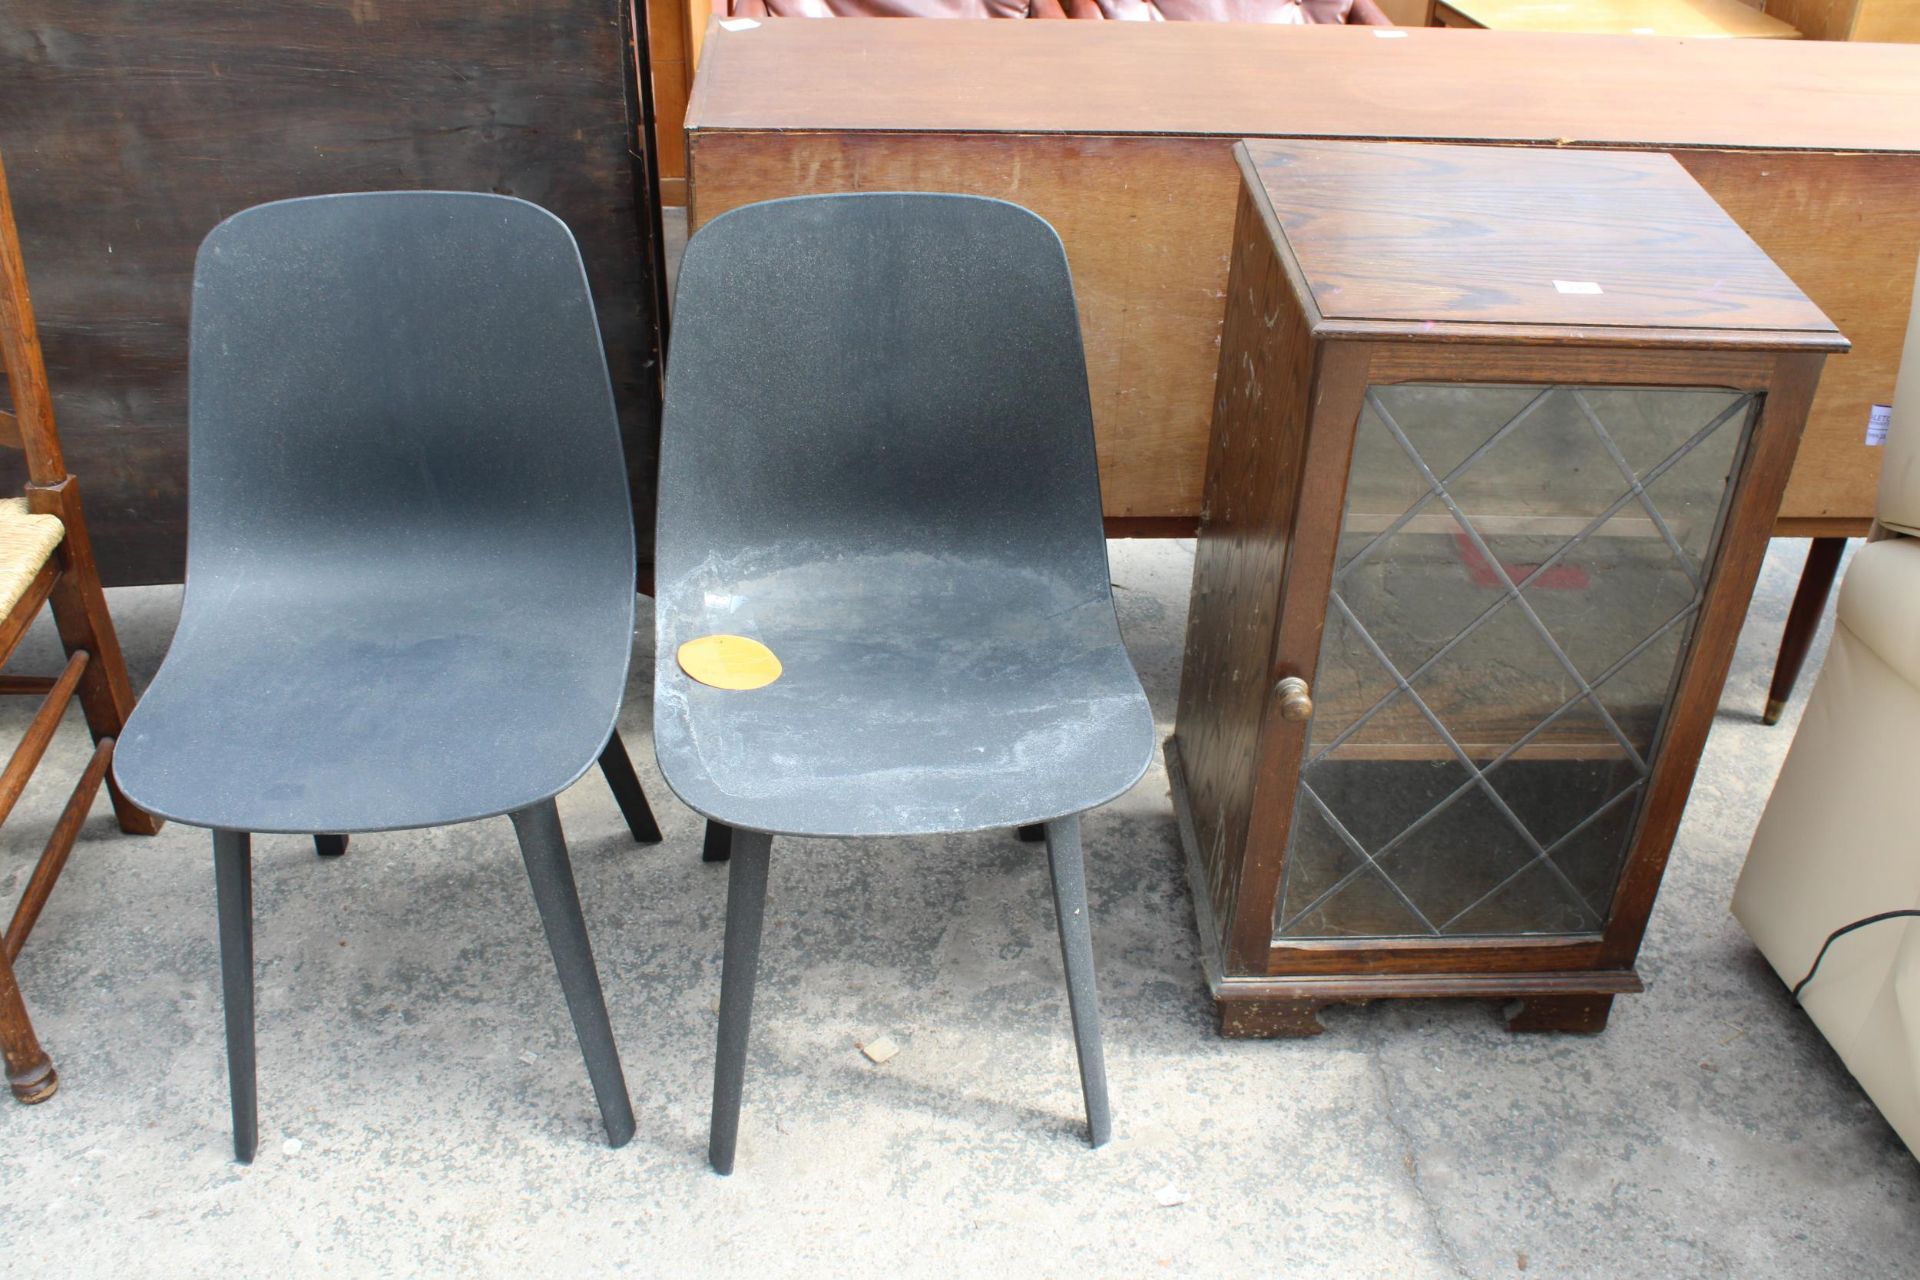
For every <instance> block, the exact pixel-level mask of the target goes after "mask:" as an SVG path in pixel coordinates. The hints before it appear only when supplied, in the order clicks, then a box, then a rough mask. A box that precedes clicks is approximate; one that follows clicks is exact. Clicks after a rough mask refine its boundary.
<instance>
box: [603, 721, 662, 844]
mask: <svg viewBox="0 0 1920 1280" xmlns="http://www.w3.org/2000/svg"><path fill="white" fill-rule="evenodd" d="M600 772H601V773H602V774H604V775H606V779H607V786H608V787H609V788H611V789H612V791H613V799H614V802H615V803H616V804H618V805H619V806H620V814H621V816H622V817H624V818H625V819H626V820H627V830H628V831H631V832H632V833H633V842H634V843H635V844H659V843H660V824H659V823H657V822H655V821H654V820H653V809H652V807H651V806H649V805H648V804H647V793H646V792H645V791H643V790H642V789H641V787H640V775H639V774H637V773H635V772H634V771H633V757H631V756H629V755H628V754H627V744H626V743H624V742H622V741H620V731H619V730H617V729H616V730H614V734H613V736H612V737H611V738H608V739H607V746H606V750H604V751H602V752H601V753H600Z"/></svg>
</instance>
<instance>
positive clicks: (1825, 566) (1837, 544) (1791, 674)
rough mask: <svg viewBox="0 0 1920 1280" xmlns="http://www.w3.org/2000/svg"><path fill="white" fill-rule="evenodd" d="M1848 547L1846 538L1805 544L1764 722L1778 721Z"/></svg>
mask: <svg viewBox="0 0 1920 1280" xmlns="http://www.w3.org/2000/svg"><path fill="white" fill-rule="evenodd" d="M1846 550H1847V540H1846V539H1845V538H1815V539H1814V540H1813V541H1812V543H1811V544H1810V545H1809V546H1808V547H1807V564H1806V567H1805V568H1804V569H1802V570H1801V571H1800V586H1799V587H1798V588H1797V589H1796V590H1795V591H1794V593H1793V606H1792V608H1790V609H1788V610H1787V625H1786V629H1785V630H1784V631H1782V632H1781V633H1780V656H1779V657H1778V658H1777V659H1776V660H1775V662H1774V664H1773V684H1772V686H1771V687H1769V688H1768V689H1767V709H1766V712H1765V714H1763V715H1762V716H1761V717H1760V720H1761V723H1763V724H1779V723H1780V716H1781V715H1782V713H1784V712H1785V711H1786V709H1787V699H1789V698H1791V697H1792V696H1793V686H1794V684H1795V683H1796V682H1797V681H1798V680H1799V679H1800V667H1801V665H1802V664H1803V663H1805V662H1806V660H1807V650H1808V649H1809V648H1811V647H1812V645H1813V633H1814V632H1816V631H1818V630H1819V629H1820V618H1821V616H1822V615H1823V614H1825V613H1826V611H1827V596H1828V595H1829V594H1831V593H1832V591H1833V576H1834V574H1835V572H1837V571H1838V570H1839V568H1840V557H1841V556H1842V555H1843V554H1845V552H1846Z"/></svg>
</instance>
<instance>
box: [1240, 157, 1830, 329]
mask: <svg viewBox="0 0 1920 1280" xmlns="http://www.w3.org/2000/svg"><path fill="white" fill-rule="evenodd" d="M1234 151H1235V155H1236V157H1237V158H1238V159H1239V162H1240V166H1241V170H1242V173H1243V174H1244V176H1245V180H1246V182H1247V185H1248V189H1249V191H1250V192H1251V193H1252V194H1253V196H1254V203H1255V206H1256V207H1257V208H1258V209H1259V210H1260V212H1261V214H1262V216H1263V217H1264V219H1265V220H1266V223H1267V227H1268V233H1269V234H1271V235H1273V236H1274V237H1275V241H1276V247H1278V248H1279V249H1280V251H1281V253H1282V255H1283V257H1284V258H1286V259H1290V260H1291V263H1292V264H1293V265H1294V269H1295V270H1297V272H1298V276H1299V278H1300V279H1301V280H1303V281H1304V283H1305V287H1306V291H1307V293H1308V294H1309V295H1310V301H1311V303H1312V305H1313V306H1314V308H1316V309H1317V310H1318V312H1319V322H1320V323H1321V325H1322V326H1323V327H1325V328H1331V329H1340V330H1346V331H1352V332H1361V333H1367V332H1383V333H1390V334H1401V335H1404V336H1407V337H1415V338H1417V337H1421V336H1428V335H1430V336H1436V337H1452V338H1459V337H1475V336H1483V337H1489V338H1495V337H1497V338H1502V339H1507V340H1521V341H1525V340H1530V339H1531V340H1557V341H1568V340H1578V341H1609V340H1618V339H1621V338H1622V337H1623V336H1625V335H1627V334H1629V333H1630V334H1631V335H1632V337H1631V340H1632V341H1633V342H1635V343H1636V344H1657V343H1665V342H1674V343H1695V342H1710V343H1712V344H1713V345H1738V346H1753V347H1788V348H1811V349H1816V350H1828V351H1844V350H1845V349H1846V345H1847V344H1846V340H1845V339H1844V338H1842V337H1841V336H1840V334H1839V333H1838V331H1836V330H1835V328H1834V326H1833V324H1832V322H1831V321H1829V320H1828V319H1827V317H1826V316H1825V315H1824V314H1822V313H1821V311H1820V309H1819V308H1818V307H1816V306H1815V305H1814V304H1813V303H1812V302H1811V301H1809V300H1808V298H1807V297H1806V295H1805V294H1803V293H1801V292H1800V290H1799V289H1798V288H1796V287H1795V286H1794V283H1793V281H1791V280H1789V279H1788V278H1787V276H1786V273H1785V272H1783V271H1781V270H1780V268H1779V267H1777V266H1775V265H1774V264H1773V260H1772V259H1770V258H1768V257H1767V255H1766V254H1765V253H1763V252H1761V250H1760V247H1759V246H1758V245H1756V244H1754V242H1753V241H1752V240H1750V239H1748V237H1747V234H1746V232H1744V231H1742V230H1741V229H1740V228H1739V226H1737V225H1736V224H1735V223H1734V221H1733V219H1732V218H1729V217H1728V216H1727V215H1726V213H1725V212H1724V211H1723V210H1722V209H1721V208H1720V206H1719V205H1717V204H1715V203H1714V202H1713V199H1712V197H1710V196H1709V195H1707V193H1706V192H1705V191H1702V190H1701V189H1700V186H1699V184H1697V183H1696V182H1694V180H1693V179H1692V178H1691V177H1690V176H1688V174H1687V172H1686V170H1685V169H1682V168H1681V167H1680V165H1679V163H1678V162H1677V161H1675V160H1674V159H1673V157H1671V156H1666V155H1660V154H1658V153H1646V152H1626V151H1573V150H1547V149H1540V148H1525V149H1518V148H1505V147H1454V146H1433V145H1427V144H1413V143H1393V142H1313V141H1304V140H1303V141H1296V142H1284V141H1272V140H1268V141H1248V142H1244V143H1241V144H1240V145H1239V146H1237V147H1235V149H1234ZM1570 330H1572V331H1578V332H1577V333H1570V332H1568V331H1570Z"/></svg>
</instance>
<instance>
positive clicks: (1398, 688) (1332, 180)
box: [1168, 141, 1846, 1035]
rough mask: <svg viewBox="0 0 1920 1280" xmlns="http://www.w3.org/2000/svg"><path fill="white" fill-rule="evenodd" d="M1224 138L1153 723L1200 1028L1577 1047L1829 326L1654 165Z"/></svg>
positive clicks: (1654, 862) (1625, 944) (1718, 673)
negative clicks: (1200, 473) (1195, 481)
mask: <svg viewBox="0 0 1920 1280" xmlns="http://www.w3.org/2000/svg"><path fill="white" fill-rule="evenodd" d="M1236 155H1237V158H1238V161H1239V165H1240V169H1241V173H1242V193H1241V200H1240V208H1239V214H1238V218H1237V220H1236V225H1235V229H1234V239H1233V245H1232V267H1231V274H1230V279H1229V284H1228V289H1227V317H1226V326H1225V331H1224V338H1223V342H1222V346H1221V354H1220V371H1219V378H1218V385H1217V390H1216V395H1215V401H1214V414H1213V433H1212V441H1211V445H1210V451H1209V458H1208V474H1207V502H1206V506H1205V511H1206V513H1207V514H1206V515H1205V516H1204V517H1203V520H1202V524H1201V531H1200V541H1199V544H1198V551H1197V556H1196V563H1195V574H1194V594H1193V604H1192V608H1191V611H1190V615H1189V624H1188V626H1189V631H1188V637H1187V646H1186V664H1185V669H1184V671H1183V674H1182V679H1181V689H1180V705H1179V711H1178V715H1177V719H1176V724H1175V732H1174V736H1173V738H1172V739H1171V740H1170V741H1169V743H1168V763H1169V767H1170V772H1171V774H1172V777H1173V780H1174V794H1175V803H1176V807H1177V808H1178V809H1179V811H1180V820H1181V832H1182V838H1183V840H1184V841H1185V842H1186V844H1187V857H1188V863H1189V867H1190V869H1191V872H1192V875H1193V878H1194V888H1195V893H1196V898H1198V899H1200V900H1201V901H1202V909H1201V910H1200V912H1199V913H1198V914H1199V916H1200V917H1201V928H1202V932H1203V934H1205V935H1206V936H1205V937H1204V938H1203V940H1202V941H1203V947H1204V950H1205V953H1206V955H1207V957H1208V976H1209V982H1210V983H1211V985H1212V987H1213V991H1214V996H1215V999H1216V1001H1217V1002H1218V1004H1219V1006H1220V1009H1221V1013H1222V1026H1223V1028H1224V1029H1225V1030H1227V1031H1228V1032H1229V1033H1230V1034H1242V1035H1252V1034H1302V1033H1308V1032H1311V1031H1313V1030H1315V1029H1317V1026H1318V1024H1317V1022H1315V1020H1314V1018H1313V1010H1314V1009H1315V1008H1317V1007H1319V1006H1320V1005H1324V1004H1326V1003H1329V1002H1332V1001H1336V1000H1365V999H1375V998H1379V997H1382V996H1393V995H1408V996H1413V995H1419V996H1433V995H1447V994H1453V995H1473V996H1482V997H1484V996H1505V997H1509V998H1515V999H1520V1000H1523V1001H1524V1002H1525V1004H1524V1006H1523V1007H1522V1008H1520V1009H1519V1010H1518V1011H1516V1012H1515V1013H1514V1014H1513V1015H1512V1020H1511V1022H1510V1025H1511V1026H1513V1027H1514V1028H1515V1029H1516V1030H1548V1029H1555V1028H1561V1029H1577V1030H1597V1029H1599V1028H1600V1027H1601V1026H1603V1025H1604V1024H1605V1021H1606V1015H1607V1010H1608V1008H1609V1007H1610V1002H1611V1000H1612V998H1613V996H1614V995H1616V994H1619V993H1622V992H1626V991H1631V990H1636V989H1638V979H1637V978H1635V977H1634V974H1633V962H1634V957H1635V955H1636V953H1637V952H1638V949H1639V944H1640V937H1641V934H1642V932H1643V931H1644V929H1645V926H1646V921H1647V916H1648V913H1649V912H1650V910H1651V909H1652V904H1653V899H1654V895H1655V893H1656V892H1657V890H1658V887H1659V882H1660V875H1661V872H1662V870H1663V868H1664V866H1665V862H1666V858H1667V854H1668V851H1669V848H1670V846H1671V844H1672V840H1673V836H1674V831H1675V829H1676V827H1677V824H1678V820H1679V815H1680V811H1681V809H1682V807H1683V806H1684V804H1685V800H1686V794H1687V790H1688V788H1689V786H1690V785H1691V782H1692V778H1693V773H1694V769H1695V767H1696V765H1697V763H1698V760H1699V754H1700V750H1701V747H1702V745H1703V744H1704V741H1705V737H1706V731H1707V728H1708V725H1709V723H1710V721H1711V718H1712V715H1713V710H1714V706H1715V704H1716V702H1717V700H1718V695H1719V690H1720V686H1721V683H1722V681H1723V680H1724V679H1725V676H1726V668H1727V664H1728V661H1729V660H1730V658H1731V656H1732V648H1733V643H1734V640H1735V638H1736V637H1737V635H1738V631H1739V624H1740V619H1741V617H1742V616H1743V614H1744V612H1745V608H1746V604H1747V599H1748V597H1749V595H1750V593H1751V591H1752V587H1753V581H1754V576H1755V574H1756V573H1757V571H1758V568H1759V563H1760V558H1761V555H1762V553H1763V552H1764V549H1765V544H1766V539H1767V535H1768V531H1769V529H1770V528H1771V526H1772V522H1773V520H1774V517H1775V515H1776V513H1777V510H1778V507H1779V503H1780V496H1781V492H1782V489H1783V487H1784V485H1785V481H1786V475H1787V471H1788V468H1789V467H1790V465H1791V463H1792V460H1793V456H1794V450H1795V448H1796V446H1797V444H1798V441H1799V435H1800V431H1801V428H1802V426H1803V424H1804V422H1805V419H1806V415H1807V411H1808V406H1809V404H1810V403H1811V400H1812V396H1813V391H1814V386H1815V383H1816V381H1817V379H1818V375H1819V370H1820V365H1821V362H1822V361H1823V360H1824V359H1825V357H1826V355H1828V354H1829V353H1834V352H1840V351H1844V350H1845V349H1846V342H1845V339H1843V338H1842V337H1841V336H1840V334H1839V333H1838V332H1837V331H1836V330H1835V328H1834V327H1833V325H1832V323H1831V322H1830V321H1828V320H1827V318H1826V317H1825V316H1824V315H1823V314H1822V313H1821V312H1820V311H1819V309H1818V308H1817V307H1815V306H1814V305H1813V304H1812V303H1811V302H1809V301H1808V300H1807V299H1806V298H1805V297H1804V296H1803V295H1802V294H1801V293H1800V292H1799V290H1798V289H1796V288H1795V287H1794V285H1793V284H1792V282H1791V281H1790V280H1788V279H1787V277H1786V276H1785V274H1784V273H1782V272H1781V271H1780V270H1779V268H1778V267H1776V266H1775V265H1774V264H1773V263H1772V262H1771V261H1770V260H1769V259H1768V258H1767V257H1766V255H1765V254H1764V253H1762V252H1761V251H1760V250H1759V249H1758V248H1757V247H1756V246H1755V245H1754V244H1753V242H1752V241H1751V240H1749V239H1748V238H1747V236H1746V235H1745V234H1744V233H1743V232H1742V231H1741V230H1740V229H1739V228H1738V227H1737V226H1735V225H1734V223H1733V222H1732V221H1731V220H1730V219H1729V218H1728V217H1727V216H1726V214H1724V213H1723V212H1722V211H1721V210H1720V209H1719V207H1718V206H1717V205H1715V204H1714V202H1713V201H1712V200H1711V199H1710V198H1709V197H1708V196H1707V195H1706V193H1705V192H1703V191H1702V190H1701V189H1700V188H1699V187H1698V186H1697V185H1696V184H1695V183H1694V182H1693V180H1692V179H1691V178H1690V177H1688V176H1687V174H1686V172H1685V171H1684V170H1682V169H1681V168H1680V166H1679V165H1678V164H1677V163H1675V162H1674V161H1673V160H1671V159H1669V158H1668V157H1665V156H1652V155H1640V154H1630V153H1621V152H1583V151H1565V150H1563V151H1552V152H1536V151H1504V150H1496V149H1491V148H1479V147H1447V146H1424V145H1422V146H1415V145H1407V144H1393V143H1346V142H1305V141H1303V142H1249V143H1242V144H1241V145H1240V146H1239V147H1238V148H1237V149H1236ZM1283 695H1284V696H1283Z"/></svg>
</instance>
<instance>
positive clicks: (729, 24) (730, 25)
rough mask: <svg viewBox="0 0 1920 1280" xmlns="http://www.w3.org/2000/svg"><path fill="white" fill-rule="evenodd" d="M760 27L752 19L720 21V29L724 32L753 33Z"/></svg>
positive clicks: (726, 19) (723, 19)
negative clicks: (752, 31)
mask: <svg viewBox="0 0 1920 1280" xmlns="http://www.w3.org/2000/svg"><path fill="white" fill-rule="evenodd" d="M759 25H760V24H759V23H757V22H755V21H754V20H753V19H752V18H722V19H720V29H721V30H722V31H751V30H753V29H754V28H755V27H757V26H759Z"/></svg>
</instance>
